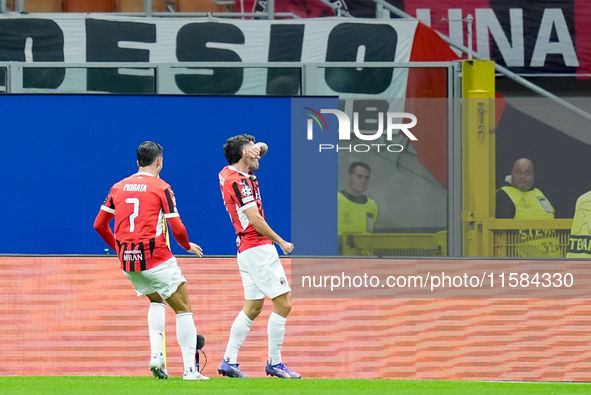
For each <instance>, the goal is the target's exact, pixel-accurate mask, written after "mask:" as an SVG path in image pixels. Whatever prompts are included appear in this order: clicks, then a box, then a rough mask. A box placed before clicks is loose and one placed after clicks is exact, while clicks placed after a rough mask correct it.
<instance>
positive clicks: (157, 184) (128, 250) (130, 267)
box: [101, 172, 190, 272]
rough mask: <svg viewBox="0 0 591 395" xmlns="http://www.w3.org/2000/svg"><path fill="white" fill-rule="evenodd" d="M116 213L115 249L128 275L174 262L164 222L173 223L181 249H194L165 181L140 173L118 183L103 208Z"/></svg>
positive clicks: (173, 229) (122, 267)
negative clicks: (167, 261)
mask: <svg viewBox="0 0 591 395" xmlns="http://www.w3.org/2000/svg"><path fill="white" fill-rule="evenodd" d="M115 209H117V215H116V216H115V235H116V237H115V239H116V246H114V247H115V248H114V249H115V251H116V252H117V255H118V256H119V259H120V261H121V269H123V270H124V271H126V272H135V271H140V270H148V269H151V268H153V267H154V266H156V265H158V264H159V263H162V262H164V261H166V260H168V259H170V258H172V252H171V251H170V249H169V248H168V246H167V245H166V235H165V230H164V227H163V221H162V219H163V218H165V219H166V220H167V221H169V223H170V226H171V229H172V232H173V234H174V235H175V239H176V241H177V242H178V243H179V244H180V245H181V247H183V248H184V249H185V250H189V249H190V246H189V239H188V237H187V232H186V230H185V229H184V226H183V225H182V223H181V222H180V217H179V214H178V211H177V208H176V203H175V199H174V195H173V193H172V189H171V188H170V185H168V184H167V183H166V182H165V181H163V180H162V179H161V178H158V177H155V176H153V175H152V174H150V173H147V172H138V173H136V174H134V175H132V176H130V177H127V178H125V179H123V180H121V181H119V182H118V183H116V184H115V185H114V186H113V187H112V188H111V191H110V192H109V196H107V199H106V200H105V202H104V203H103V205H102V206H101V210H103V211H106V212H107V213H111V214H115ZM173 218H176V219H177V220H172V219H173ZM177 236H178V237H177ZM111 247H112V248H113V246H111Z"/></svg>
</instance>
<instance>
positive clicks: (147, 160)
mask: <svg viewBox="0 0 591 395" xmlns="http://www.w3.org/2000/svg"><path fill="white" fill-rule="evenodd" d="M163 151H164V149H163V148H162V146H161V145H160V144H158V143H155V142H153V141H144V142H143V143H141V144H140V146H139V147H138V149H137V151H136V153H137V163H138V165H139V166H140V167H145V166H150V165H151V164H152V163H154V161H155V160H156V158H158V157H159V156H162V152H163Z"/></svg>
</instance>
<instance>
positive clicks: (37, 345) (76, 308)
mask: <svg viewBox="0 0 591 395" xmlns="http://www.w3.org/2000/svg"><path fill="white" fill-rule="evenodd" d="M399 262H400V263H401V264H402V265H409V264H412V263H413V262H416V260H400V261H399ZM475 262H476V261H475ZM283 263H284V265H285V267H286V269H287V273H288V275H290V272H291V270H290V260H289V259H284V260H283ZM179 264H180V266H181V268H182V269H183V272H184V274H185V277H186V278H187V280H188V287H189V292H190V297H191V302H192V305H193V312H194V319H195V322H196V325H197V330H198V332H199V333H202V334H203V335H204V336H205V339H206V344H205V347H204V351H205V352H206V354H207V359H208V364H207V366H206V367H205V371H204V373H205V374H208V375H217V365H218V364H219V362H220V360H221V358H222V356H223V352H224V350H225V346H226V341H227V338H228V335H229V331H230V326H231V325H232V322H233V320H234V318H235V316H236V314H237V313H238V312H239V311H240V309H241V308H242V303H243V302H242V286H241V283H240V276H239V273H238V270H237V264H236V262H235V259H233V258H204V259H196V258H185V259H180V260H179ZM441 264H442V266H443V267H442V270H445V264H444V263H441ZM0 274H1V276H0V293H1V295H0V311H2V319H1V320H0V331H1V332H2V333H3V337H4V339H5V341H4V348H3V353H2V356H3V357H2V358H1V359H0V374H1V375H118V376H119V375H122V376H125V375H150V372H149V370H148V360H149V341H148V331H147V319H146V316H147V311H148V303H147V300H146V299H145V298H137V297H136V296H135V291H134V290H133V288H132V286H131V283H129V281H128V280H127V279H126V278H125V276H124V275H123V273H121V272H120V269H119V264H118V261H117V259H116V258H115V257H9V256H3V257H0ZM292 287H293V288H294V299H293V310H292V313H291V314H290V317H289V319H288V321H287V327H286V328H287V331H286V337H285V342H284V346H283V352H282V354H283V358H284V360H285V361H286V362H287V363H289V365H290V366H292V367H293V368H294V369H296V370H297V371H298V372H300V373H302V376H303V377H327V378H384V379H464V380H534V381H536V380H544V381H547V380H550V381H554V380H556V381H589V379H590V373H589V371H590V370H589V366H590V365H591V333H590V332H589V330H588V328H589V326H590V325H591V301H589V300H588V299H581V298H579V299H541V298H537V299H532V298H515V299H508V298H505V299H498V298H497V299H491V298H470V299H441V298H440V299H433V298H432V299H425V298H423V299H414V298H406V299H403V298H389V299H387V298H381V299H366V298H358V299H351V298H348V299H345V298H340V299H338V298H334V299H326V298H314V299H308V298H297V297H296V296H295V295H296V294H297V292H296V291H297V290H296V289H295V285H294V284H292ZM270 310H271V303H270V302H269V303H267V305H266V306H265V310H264V311H263V313H261V316H260V317H259V318H258V319H257V321H255V323H254V324H253V326H252V329H251V331H250V334H249V336H248V338H247V340H246V342H245V343H244V345H243V347H242V349H241V351H240V355H239V362H240V363H241V368H243V370H244V372H245V373H247V374H248V375H250V376H251V377H262V376H263V375H264V366H265V360H266V356H267V335H266V326H267V318H268V316H269V314H270ZM166 334H167V336H166V339H167V358H168V370H169V373H170V374H171V375H172V376H180V375H181V374H182V362H181V357H180V350H179V348H178V345H177V344H176V334H175V320H174V313H173V311H172V309H170V308H167V324H166ZM203 362H204V359H201V365H203Z"/></svg>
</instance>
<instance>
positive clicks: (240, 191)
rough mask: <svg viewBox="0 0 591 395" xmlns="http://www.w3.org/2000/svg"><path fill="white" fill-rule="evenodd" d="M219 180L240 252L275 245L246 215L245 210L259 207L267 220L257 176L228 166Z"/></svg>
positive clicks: (221, 173)
mask: <svg viewBox="0 0 591 395" xmlns="http://www.w3.org/2000/svg"><path fill="white" fill-rule="evenodd" d="M219 179H220V188H221V190H222V198H223V199H224V205H225V206H226V210H227V211H228V214H230V219H231V221H232V225H234V228H235V229H236V235H237V236H238V238H237V240H236V243H237V244H238V252H242V251H244V250H247V249H249V248H252V247H256V246H259V245H264V244H273V242H272V241H271V240H270V239H268V238H267V237H265V236H263V235H261V234H260V233H259V232H257V231H256V230H255V229H254V228H253V227H252V225H251V224H250V222H249V221H248V217H247V216H246V214H245V213H244V210H246V209H247V208H249V207H257V209H258V211H259V213H260V214H261V216H262V217H263V218H265V212H264V211H263V202H262V201H261V191H260V189H259V181H258V180H257V178H256V176H255V175H254V174H253V173H252V172H251V173H249V174H247V173H243V172H240V171H238V170H237V169H236V168H235V167H234V166H226V167H224V168H223V169H222V171H221V172H220V174H219Z"/></svg>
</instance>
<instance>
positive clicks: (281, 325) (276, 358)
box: [267, 312, 287, 366]
mask: <svg viewBox="0 0 591 395" xmlns="http://www.w3.org/2000/svg"><path fill="white" fill-rule="evenodd" d="M286 321H287V318H285V317H282V316H280V315H279V314H277V313H275V312H272V313H271V316H270V317H269V324H268V325H267V335H268V337H269V365H271V366H273V365H277V364H278V363H281V346H283V337H284V335H285V322H286Z"/></svg>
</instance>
